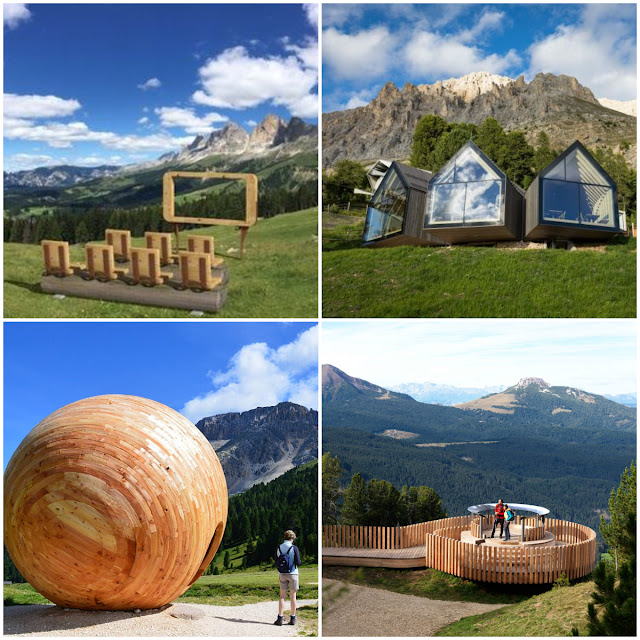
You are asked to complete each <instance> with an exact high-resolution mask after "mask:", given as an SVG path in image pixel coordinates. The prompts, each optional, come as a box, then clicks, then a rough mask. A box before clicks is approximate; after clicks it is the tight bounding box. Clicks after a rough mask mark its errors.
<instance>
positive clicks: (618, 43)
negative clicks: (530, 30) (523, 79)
mask: <svg viewBox="0 0 640 640" xmlns="http://www.w3.org/2000/svg"><path fill="white" fill-rule="evenodd" d="M635 24H636V17H635V5H620V4H617V5H615V9H614V8H613V7H612V6H608V5H595V4H594V5H589V4H588V5H585V6H584V8H583V10H582V14H581V16H580V19H579V20H578V21H577V23H575V24H561V25H559V26H558V27H557V29H556V30H555V31H554V32H553V33H552V34H550V35H548V36H546V37H545V38H542V39H541V40H539V41H537V42H535V43H534V44H533V45H531V47H529V50H528V53H529V55H530V56H531V62H530V66H529V73H530V74H535V73H538V72H545V73H564V74H566V75H570V76H574V77H576V78H577V79H578V80H579V81H580V82H581V83H582V84H584V85H586V86H587V87H589V88H590V89H591V90H592V91H593V92H594V93H595V95H596V96H597V97H599V98H612V99H615V100H630V99H633V98H635V97H636V80H637V75H636V37H635Z"/></svg>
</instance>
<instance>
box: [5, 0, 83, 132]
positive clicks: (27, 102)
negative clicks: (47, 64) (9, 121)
mask: <svg viewBox="0 0 640 640" xmlns="http://www.w3.org/2000/svg"><path fill="white" fill-rule="evenodd" d="M6 6H7V5H5V7H6ZM79 108H80V103H79V102H78V101H77V100H74V99H65V98H58V97H57V96H38V95H17V94H15V93H5V94H4V115H5V118H15V119H20V120H30V119H33V118H61V117H65V116H70V115H72V114H73V113H74V112H75V111H77V110H78V109H79Z"/></svg>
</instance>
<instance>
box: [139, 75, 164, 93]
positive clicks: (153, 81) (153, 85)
mask: <svg viewBox="0 0 640 640" xmlns="http://www.w3.org/2000/svg"><path fill="white" fill-rule="evenodd" d="M161 86H162V82H160V80H158V78H149V79H148V80H147V81H146V82H143V83H142V84H139V85H138V89H142V90H143V91H147V90H148V89H157V88H158V87H161Z"/></svg>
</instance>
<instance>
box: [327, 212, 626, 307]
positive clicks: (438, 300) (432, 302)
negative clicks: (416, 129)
mask: <svg viewBox="0 0 640 640" xmlns="http://www.w3.org/2000/svg"><path fill="white" fill-rule="evenodd" d="M362 224H363V221H362V220H358V219H355V220H354V221H353V222H352V223H350V224H347V225H341V226H336V227H333V228H330V229H326V228H325V229H323V249H324V252H323V255H322V306H323V316H324V317H326V318H335V317H388V318H391V317H436V318H438V317H443V318H447V317H455V318H459V317H491V318H505V317H507V318H508V317H514V318H522V317H536V318H538V317H539V318H543V317H550V318H551V317H553V318H555V317H570V318H585V317H587V318H589V317H593V318H616V317H635V315H636V241H635V240H634V239H630V240H625V241H618V242H619V243H617V244H611V245H609V246H607V247H606V248H605V249H604V250H581V251H561V250H555V251H552V250H532V251H510V250H503V249H495V248H493V247H468V246H457V247H446V248H433V247H393V248H386V249H361V248H360V247H359V245H360V242H361V238H362V234H361V229H362Z"/></svg>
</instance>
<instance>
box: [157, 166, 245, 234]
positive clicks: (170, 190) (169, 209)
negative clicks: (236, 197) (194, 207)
mask: <svg viewBox="0 0 640 640" xmlns="http://www.w3.org/2000/svg"><path fill="white" fill-rule="evenodd" d="M174 178H201V179H202V180H218V179H219V180H242V181H243V182H244V183H245V195H246V198H245V201H246V205H245V215H244V219H242V220H232V219H230V218H192V217H188V216H177V215H176V211H175V183H174ZM162 216H163V218H164V219H165V220H166V221H167V222H171V223H179V224H204V225H225V226H229V227H245V228H247V227H251V226H253V225H254V224H255V223H256V222H257V221H258V176H257V175H255V174H253V173H218V172H216V171H167V172H166V173H165V174H164V176H163V177H162Z"/></svg>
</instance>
